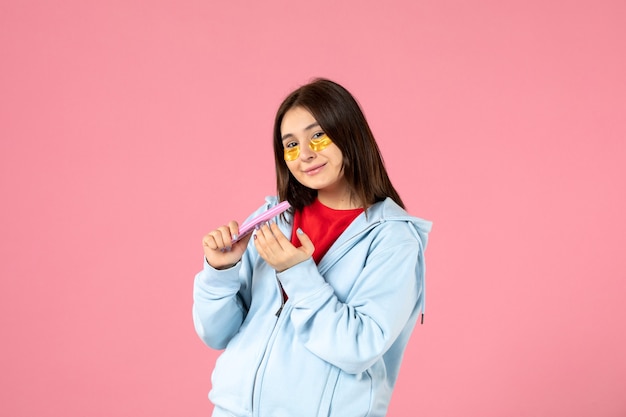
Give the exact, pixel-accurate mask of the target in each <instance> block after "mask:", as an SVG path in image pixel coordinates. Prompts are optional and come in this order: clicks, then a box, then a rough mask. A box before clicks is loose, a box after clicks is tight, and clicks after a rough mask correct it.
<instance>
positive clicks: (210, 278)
mask: <svg viewBox="0 0 626 417" xmlns="http://www.w3.org/2000/svg"><path fill="white" fill-rule="evenodd" d="M239 269H241V261H239V262H237V263H236V264H235V265H233V266H232V267H230V268H227V269H215V268H213V267H212V266H211V265H209V263H208V262H207V260H206V258H204V268H203V269H202V271H200V273H199V274H198V277H197V281H198V283H199V284H200V285H201V286H202V287H203V288H204V289H205V290H207V291H209V292H211V293H213V294H220V295H231V294H234V293H236V292H237V291H239V288H240V286H241V284H240V283H239V279H238V278H239Z"/></svg>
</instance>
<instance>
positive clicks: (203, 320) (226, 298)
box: [193, 260, 247, 349]
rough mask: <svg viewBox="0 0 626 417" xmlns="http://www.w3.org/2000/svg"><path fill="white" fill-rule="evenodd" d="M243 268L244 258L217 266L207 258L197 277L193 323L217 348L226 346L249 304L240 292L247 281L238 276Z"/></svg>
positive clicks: (204, 340) (197, 331)
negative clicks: (227, 264) (223, 266)
mask: <svg viewBox="0 0 626 417" xmlns="http://www.w3.org/2000/svg"><path fill="white" fill-rule="evenodd" d="M242 272H243V271H242V261H239V263H237V264H236V265H235V266H233V267H232V268H229V269H226V270H217V269H215V268H213V267H212V266H210V265H209V264H208V263H207V262H206V260H205V261H204V268H203V270H202V271H200V272H199V273H198V274H197V275H196V278H195V280H194V288H193V323H194V327H195V329H196V333H198V336H200V339H202V341H203V342H204V343H205V344H206V345H208V346H210V347H212V348H214V349H224V348H225V347H226V345H227V344H228V342H229V341H230V339H231V338H232V337H233V336H234V335H235V334H236V333H237V331H238V330H239V327H240V326H241V324H242V323H243V320H244V319H245V317H246V313H247V306H246V304H245V302H244V299H245V297H244V296H243V295H242V294H241V291H242V288H244V289H245V284H244V283H243V282H242V280H241V279H240V278H239V277H240V275H241V273H242Z"/></svg>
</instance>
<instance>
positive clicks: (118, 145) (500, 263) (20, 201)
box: [0, 0, 626, 417]
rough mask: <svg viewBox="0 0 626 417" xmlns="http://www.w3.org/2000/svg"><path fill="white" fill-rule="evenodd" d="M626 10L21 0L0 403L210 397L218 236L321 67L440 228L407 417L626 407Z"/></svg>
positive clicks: (3, 149)
mask: <svg viewBox="0 0 626 417" xmlns="http://www.w3.org/2000/svg"><path fill="white" fill-rule="evenodd" d="M222 3H223V4H222ZM624 22H626V3H624V2H623V1H617V0H616V1H608V0H581V1H543V0H542V1H522V0H517V1H486V0H485V1H473V2H467V1H458V0H457V1H455V0H438V1H428V2H425V1H409V0H407V1H392V2H384V5H383V3H381V2H373V1H356V0H346V1H340V2H333V1H327V0H322V1H317V2H306V3H305V2H282V1H269V2H251V1H250V2H242V1H232V2H221V3H219V4H218V3H217V2H206V1H199V0H198V1H173V0H160V1H141V0H133V1H126V0H125V1H120V0H114V1H106V2H97V1H82V0H81V1H78V0H70V1H62V2H53V1H42V0H32V1H17V0H3V1H2V2H1V3H0V57H1V58H0V60H1V61H0V62H1V64H0V196H1V205H0V213H1V216H0V234H1V240H0V256H1V262H0V278H1V279H0V328H1V331H2V343H1V344H0V353H1V354H0V369H1V371H0V414H1V415H3V416H12V417H16V416H70V417H73V416H90V417H98V416H103V417H104V416H106V417H110V416H152V417H158V416H179V415H185V416H207V415H209V414H210V411H211V405H210V403H209V402H208V400H207V399H206V393H207V391H208V390H209V387H210V380H209V377H210V371H211V369H212V366H213V362H214V360H215V358H216V357H217V352H214V351H212V350H210V349H209V348H206V347H205V346H204V345H202V343H201V342H200V340H199V339H198V338H197V336H196V335H195V333H194V330H193V325H192V321H191V303H192V299H191V289H192V280H193V276H194V274H195V273H196V271H198V270H199V268H200V267H201V260H202V251H201V246H200V239H201V237H202V235H203V234H204V233H205V232H207V231H209V230H211V229H212V228H213V227H215V226H216V225H218V224H221V223H222V222H224V221H226V220H229V219H231V218H235V219H242V218H243V217H245V216H246V215H247V214H248V213H249V212H250V211H251V210H253V209H255V208H256V207H258V205H259V204H260V203H261V201H262V199H263V197H264V196H265V195H266V194H273V193H274V174H273V162H272V154H271V145H270V135H271V126H272V119H273V115H274V111H275V110H276V107H277V106H278V104H279V103H280V101H281V100H282V98H283V97H284V96H285V95H286V94H287V93H288V92H289V91H291V90H292V89H293V88H295V87H297V86H299V85H300V84H302V83H304V82H306V81H308V80H309V79H310V78H312V77H314V76H325V77H329V78H332V79H334V80H337V81H339V82H340V83H342V84H344V85H345V86H346V87H347V88H348V89H350V90H351V91H352V92H353V93H354V94H355V96H356V97H357V98H358V99H359V101H360V102H361V103H362V105H363V108H364V110H365V113H366V115H367V116H368V118H369V120H370V122H371V125H372V128H373V130H374V132H375V134H376V136H377V138H378V140H379V142H380V145H381V148H382V151H383V154H384V157H385V160H386V162H387V164H388V167H389V170H390V173H391V175H392V180H393V181H394V182H395V184H396V185H397V188H398V189H399V190H400V192H401V194H402V196H403V198H404V200H405V202H406V203H407V204H408V207H409V210H410V211H411V212H412V213H414V214H415V215H418V216H420V217H424V218H427V219H430V220H433V221H434V229H433V233H432V238H431V241H430V246H429V248H428V250H427V261H428V310H427V315H426V324H425V325H424V326H420V327H418V328H417V329H416V331H415V333H414V336H413V338H412V340H411V344H410V346H409V348H408V351H407V354H406V360H405V362H404V368H403V370H402V373H401V377H400V381H399V385H398V388H397V390H396V392H395V394H394V398H393V401H392V404H391V409H390V413H389V415H390V416H392V417H395V416H407V417H408V416H429V417H458V416H481V417H502V416H507V417H509V416H513V417H514V416H568V417H579V416H580V417H582V416H595V417H600V416H601V417H604V416H606V417H609V416H610V417H618V416H626V395H625V388H624V387H626V355H625V354H624V352H625V351H626V325H625V324H624V323H625V310H626V308H625V307H624V302H623V299H624V296H625V295H626V283H625V282H626V273H625V271H626V256H624V253H623V252H624V250H625V249H626V237H625V236H626V221H625V220H624V218H625V216H624V213H626V192H625V188H626V187H625V182H626V181H625V180H626V122H625V114H626V113H625V108H626V82H625V78H624V74H626V54H625V53H624V52H625V51H626V24H625V23H624Z"/></svg>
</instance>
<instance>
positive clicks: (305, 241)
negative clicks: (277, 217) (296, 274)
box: [296, 228, 315, 256]
mask: <svg viewBox="0 0 626 417" xmlns="http://www.w3.org/2000/svg"><path fill="white" fill-rule="evenodd" d="M296 233H297V234H298V239H299V240H300V243H301V244H302V246H301V247H300V248H299V249H300V250H302V251H304V253H306V254H307V255H308V256H311V255H313V252H314V251H315V245H314V244H313V242H312V241H311V239H310V238H309V236H307V234H306V233H304V232H303V231H302V229H300V228H298V230H297V231H296Z"/></svg>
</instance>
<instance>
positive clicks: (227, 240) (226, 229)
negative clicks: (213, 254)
mask: <svg viewBox="0 0 626 417" xmlns="http://www.w3.org/2000/svg"><path fill="white" fill-rule="evenodd" d="M217 232H218V234H219V238H220V240H221V242H222V245H221V246H220V249H222V248H224V249H230V247H231V246H232V244H233V243H232V233H231V231H230V226H228V225H225V226H220V227H218V228H217Z"/></svg>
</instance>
